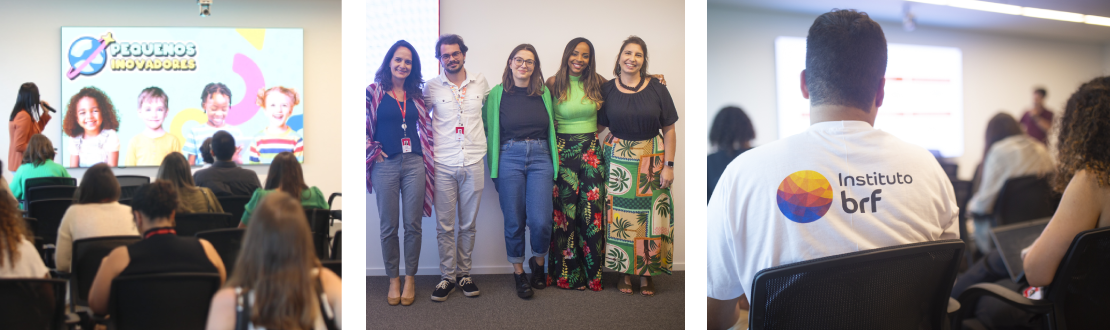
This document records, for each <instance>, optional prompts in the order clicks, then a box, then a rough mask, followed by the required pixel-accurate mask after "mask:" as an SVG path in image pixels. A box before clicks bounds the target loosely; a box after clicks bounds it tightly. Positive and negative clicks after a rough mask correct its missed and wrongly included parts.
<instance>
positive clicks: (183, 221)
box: [174, 213, 238, 236]
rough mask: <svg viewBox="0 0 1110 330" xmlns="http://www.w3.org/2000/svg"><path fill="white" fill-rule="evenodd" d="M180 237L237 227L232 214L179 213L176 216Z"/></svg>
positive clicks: (176, 228) (176, 227)
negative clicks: (232, 219)
mask: <svg viewBox="0 0 1110 330" xmlns="http://www.w3.org/2000/svg"><path fill="white" fill-rule="evenodd" d="M174 222H176V223H177V224H176V226H175V228H174V230H176V231H177V235H178V236H194V235H196V234H197V233H199V232H202V231H208V230H216V229H226V228H231V227H235V226H237V225H238V223H235V224H232V221H231V213H177V214H176V215H174Z"/></svg>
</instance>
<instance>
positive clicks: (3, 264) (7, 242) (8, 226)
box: [0, 166, 50, 278]
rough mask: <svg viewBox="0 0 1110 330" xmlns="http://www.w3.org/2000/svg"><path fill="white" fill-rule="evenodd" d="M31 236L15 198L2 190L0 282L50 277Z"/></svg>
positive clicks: (0, 200) (0, 190)
mask: <svg viewBox="0 0 1110 330" xmlns="http://www.w3.org/2000/svg"><path fill="white" fill-rule="evenodd" d="M0 167H3V166H0ZM31 236H32V235H31V233H30V232H29V231H28V230H27V226H26V225H25V224H24V223H23V216H22V215H21V214H20V212H19V207H17V206H16V202H15V198H12V195H11V194H10V193H9V192H8V190H7V189H0V278H35V277H37V278H42V277H50V270H49V269H47V268H46V264H44V263H43V262H42V258H40V257H39V252H38V250H35V244H34V243H33V241H34V238H32V237H31Z"/></svg>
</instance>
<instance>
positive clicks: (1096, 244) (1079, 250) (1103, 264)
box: [959, 227, 1110, 330]
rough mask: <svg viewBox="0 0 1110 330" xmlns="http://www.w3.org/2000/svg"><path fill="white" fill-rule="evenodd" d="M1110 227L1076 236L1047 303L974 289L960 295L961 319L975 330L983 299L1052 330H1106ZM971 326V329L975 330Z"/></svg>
mask: <svg viewBox="0 0 1110 330" xmlns="http://www.w3.org/2000/svg"><path fill="white" fill-rule="evenodd" d="M1107 279H1110V227H1104V228H1098V229H1092V230H1087V231H1084V232H1081V233H1079V234H1078V235H1075V239H1074V240H1072V242H1071V246H1070V247H1069V248H1068V252H1067V253H1066V254H1064V259H1063V260H1062V261H1061V262H1060V266H1059V267H1058V268H1057V269H1056V275H1055V276H1054V277H1053V278H1052V283H1051V284H1049V285H1048V286H1047V287H1045V289H1044V299H1042V300H1033V299H1028V298H1025V297H1024V296H1022V295H1021V294H1020V293H1017V292H1014V291H1012V290H1009V289H1007V288H1005V287H1003V286H1000V285H997V284H994V283H979V284H976V285H972V286H971V287H969V288H967V290H964V292H963V293H961V294H960V298H959V300H960V304H961V305H962V306H964V308H963V312H961V313H960V314H961V315H960V316H961V317H960V318H961V319H962V320H965V321H964V324H966V325H968V326H969V327H972V326H979V327H982V325H981V324H978V322H977V321H976V320H973V317H974V315H973V314H974V313H975V309H976V307H977V306H978V304H979V298H981V297H993V298H997V299H1000V300H1002V301H1004V302H1006V303H1007V304H1009V305H1011V306H1015V307H1017V308H1019V309H1021V310H1023V311H1025V312H1027V313H1035V314H1040V315H1042V317H1043V319H1042V320H1043V321H1044V324H1045V325H1046V326H1045V328H1047V329H1061V330H1063V329H1069V328H1070V329H1105V328H1106V327H1107V325H1108V324H1110V313H1107V311H1110V282H1108V281H1107ZM969 323H970V324H969Z"/></svg>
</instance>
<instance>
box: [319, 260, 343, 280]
mask: <svg viewBox="0 0 1110 330" xmlns="http://www.w3.org/2000/svg"><path fill="white" fill-rule="evenodd" d="M320 263H322V264H324V268H327V269H331V271H332V272H335V275H339V278H343V261H340V260H327V261H321V262H320Z"/></svg>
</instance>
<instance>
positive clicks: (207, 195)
mask: <svg viewBox="0 0 1110 330" xmlns="http://www.w3.org/2000/svg"><path fill="white" fill-rule="evenodd" d="M158 180H165V181H168V182H170V183H171V184H173V187H174V189H175V190H177V198H178V204H177V210H176V211H177V213H223V212H224V208H223V206H220V201H219V200H216V194H215V193H213V192H212V190H210V189H208V188H205V187H197V186H195V185H193V176H192V175H191V173H190V171H189V160H187V159H185V155H182V154H181V153H179V152H171V153H170V154H169V155H166V158H163V159H162V166H160V167H158Z"/></svg>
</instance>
